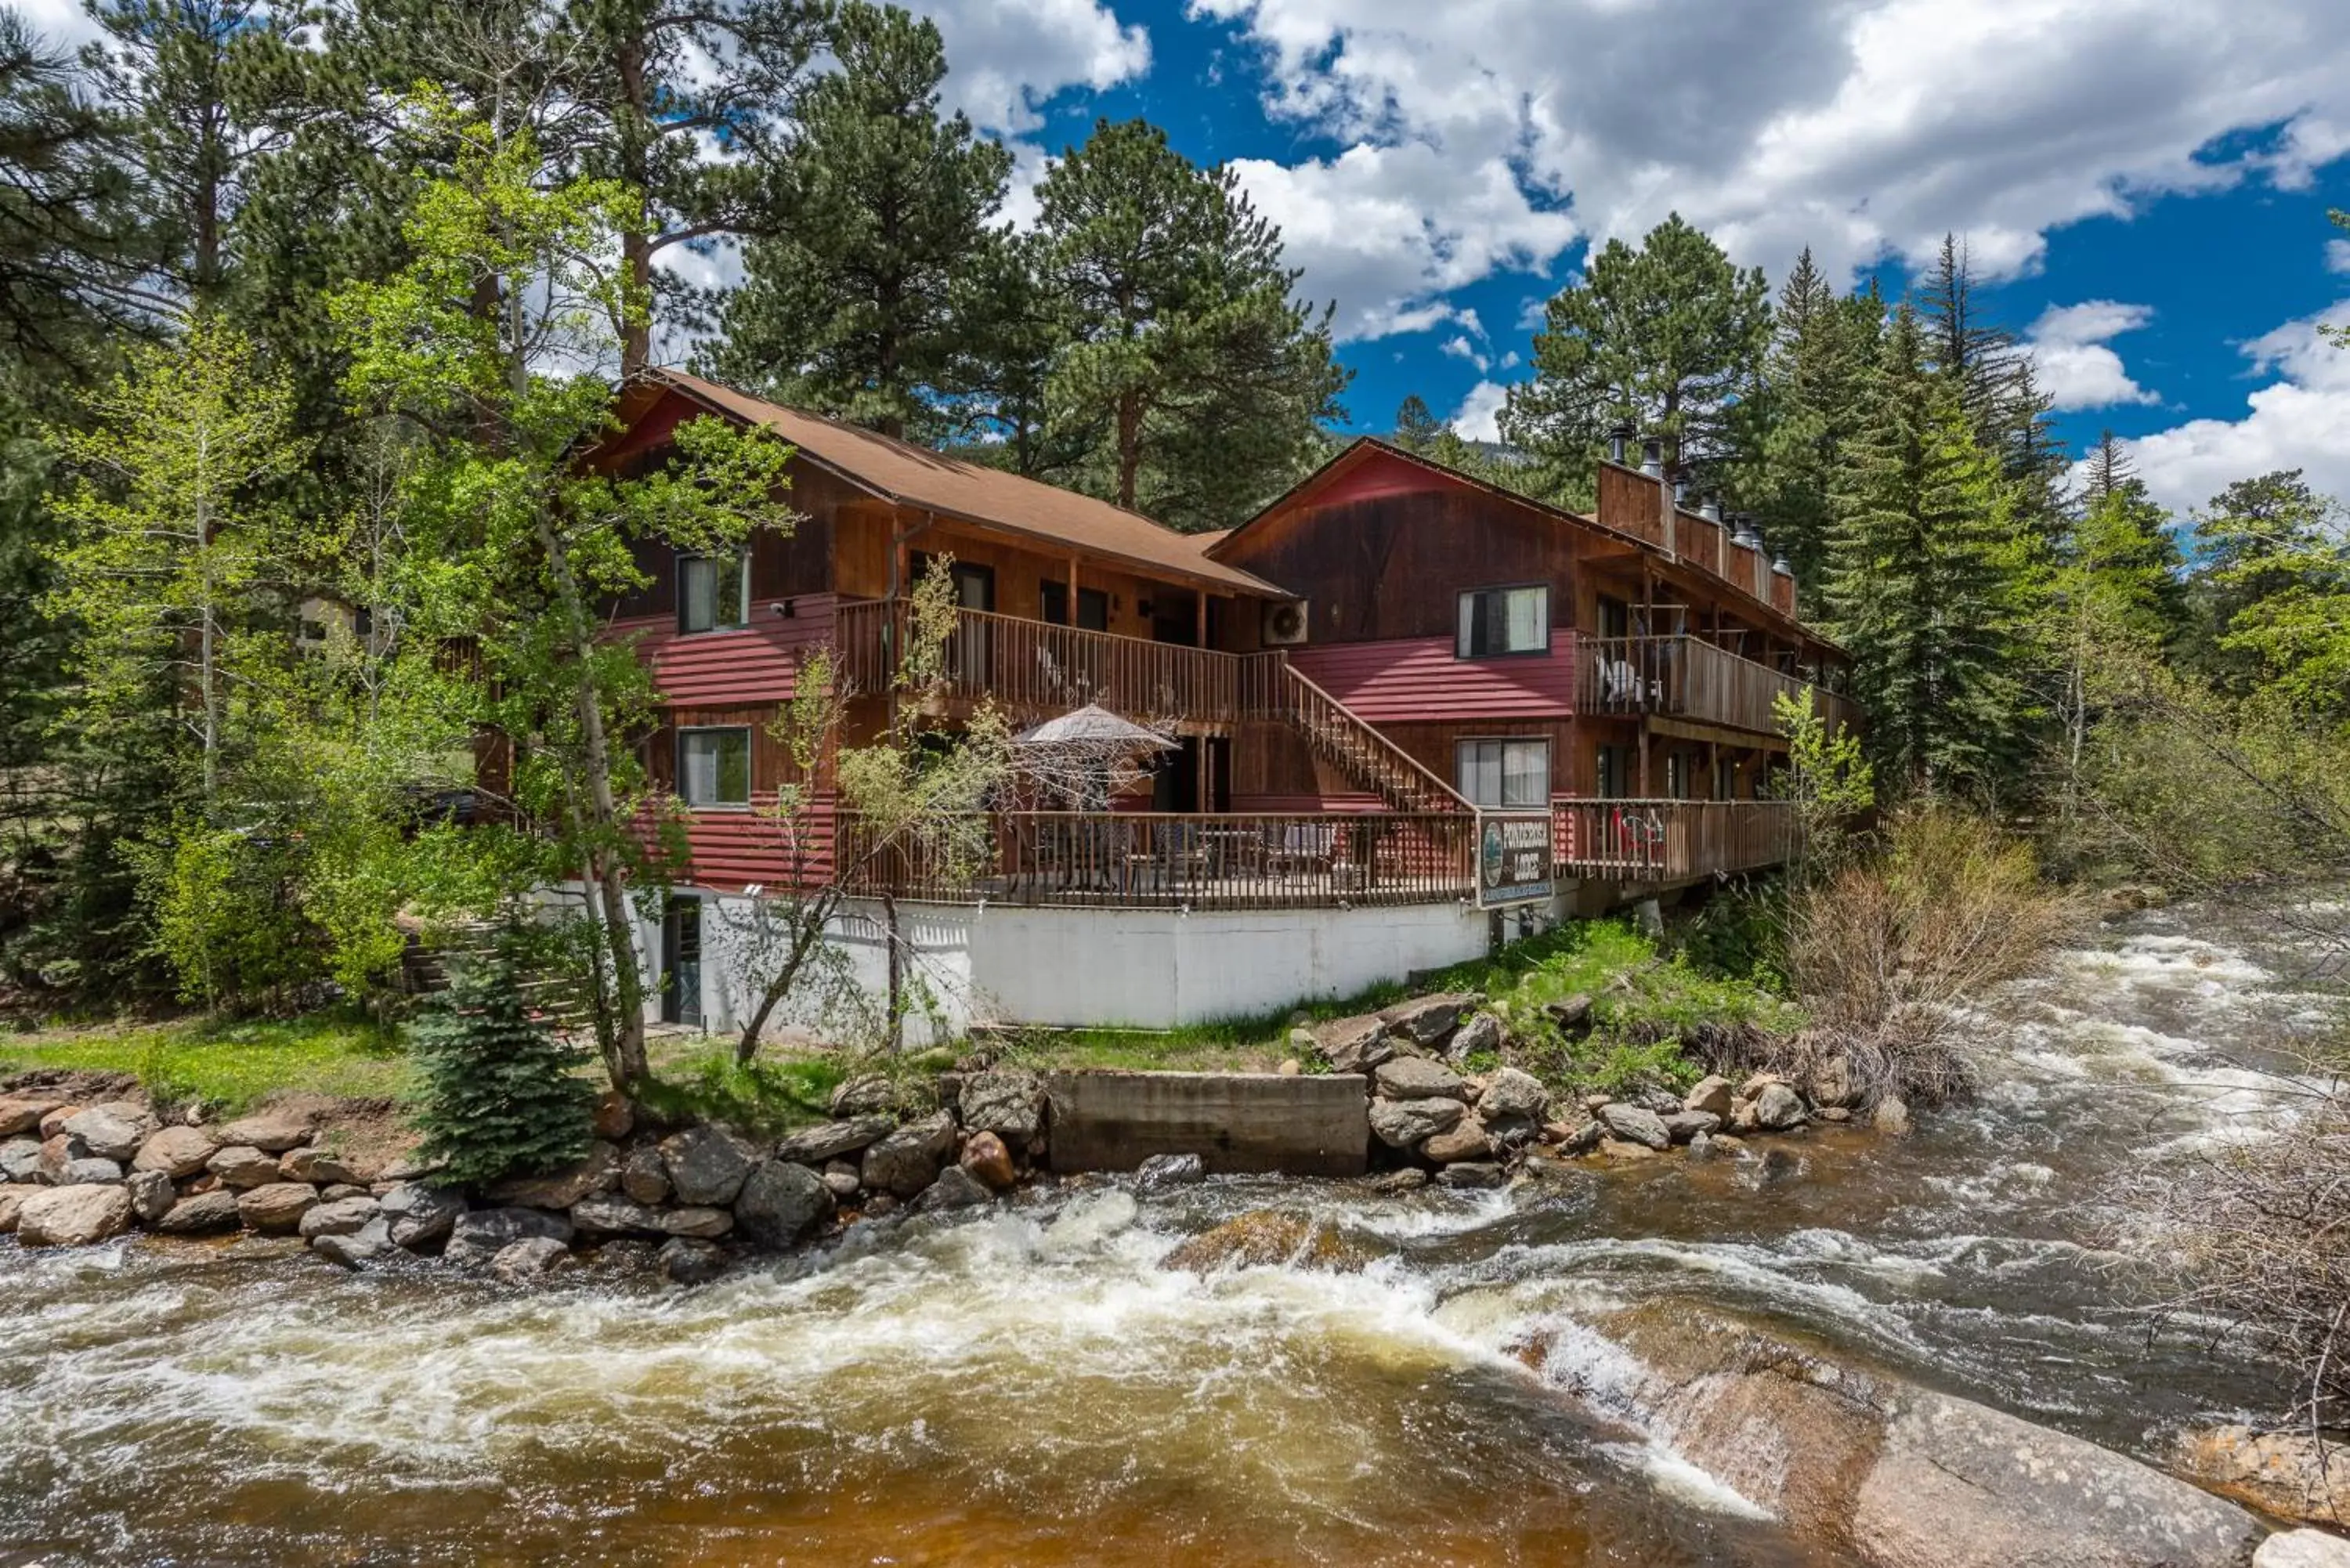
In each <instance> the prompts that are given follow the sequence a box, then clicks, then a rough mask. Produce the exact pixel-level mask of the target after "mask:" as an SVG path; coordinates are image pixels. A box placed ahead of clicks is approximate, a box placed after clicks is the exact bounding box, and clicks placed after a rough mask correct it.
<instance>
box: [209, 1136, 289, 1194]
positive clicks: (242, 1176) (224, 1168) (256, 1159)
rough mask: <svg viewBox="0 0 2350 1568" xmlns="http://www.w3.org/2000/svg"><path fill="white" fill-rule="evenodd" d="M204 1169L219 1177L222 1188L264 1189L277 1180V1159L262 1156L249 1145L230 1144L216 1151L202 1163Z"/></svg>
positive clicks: (265, 1155) (273, 1156)
mask: <svg viewBox="0 0 2350 1568" xmlns="http://www.w3.org/2000/svg"><path fill="white" fill-rule="evenodd" d="M204 1168H205V1169H206V1170H209V1171H211V1172H212V1173H213V1175H214V1176H217V1177H219V1178H220V1179H221V1185H222V1186H224V1187H237V1188H248V1187H266V1186H268V1185H269V1184H270V1183H271V1182H273V1181H276V1180H277V1179H279V1175H278V1169H277V1157H276V1156H275V1155H269V1154H264V1153H263V1152H262V1151H261V1150H260V1149H258V1148H255V1147H254V1146H253V1145H251V1144H249V1143H247V1144H231V1145H229V1146H228V1147H225V1148H223V1149H220V1150H218V1151H216V1152H215V1153H214V1154H213V1157H212V1158H210V1159H208V1160H206V1161H204Z"/></svg>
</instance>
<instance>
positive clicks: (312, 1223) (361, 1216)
mask: <svg viewBox="0 0 2350 1568" xmlns="http://www.w3.org/2000/svg"><path fill="white" fill-rule="evenodd" d="M381 1212H382V1205H380V1204H379V1203H378V1202H377V1201H376V1200H375V1199H372V1198H338V1199H335V1200H334V1201H333V1202H331V1203H321V1204H319V1205H318V1206H317V1208H315V1209H313V1210H310V1211H309V1212H308V1213H307V1214H305V1215H303V1216H302V1222H301V1224H300V1225H299V1226H297V1227H296V1229H297V1230H298V1231H300V1233H301V1235H302V1238H303V1239H304V1240H305V1241H317V1239H318V1238H319V1237H321V1236H349V1235H354V1234H356V1233H357V1232H359V1231H362V1230H364V1229H366V1227H367V1226H368V1225H369V1224H370V1223H371V1222H372V1221H374V1220H375V1219H376V1218H377V1217H378V1216H379V1215H380V1213H381ZM388 1230H389V1228H387V1231H388Z"/></svg>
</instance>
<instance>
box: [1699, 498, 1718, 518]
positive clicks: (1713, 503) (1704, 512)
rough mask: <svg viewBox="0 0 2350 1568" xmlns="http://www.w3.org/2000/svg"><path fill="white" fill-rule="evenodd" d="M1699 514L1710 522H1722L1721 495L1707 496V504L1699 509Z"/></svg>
mask: <svg viewBox="0 0 2350 1568" xmlns="http://www.w3.org/2000/svg"><path fill="white" fill-rule="evenodd" d="M1697 514H1698V515H1699V516H1700V517H1702V518H1704V519H1705V520H1706V521H1707V522H1709V523H1719V522H1721V496H1719V495H1709V496H1707V497H1706V498H1705V504H1704V505H1702V506H1700V507H1699V508H1698V509H1697Z"/></svg>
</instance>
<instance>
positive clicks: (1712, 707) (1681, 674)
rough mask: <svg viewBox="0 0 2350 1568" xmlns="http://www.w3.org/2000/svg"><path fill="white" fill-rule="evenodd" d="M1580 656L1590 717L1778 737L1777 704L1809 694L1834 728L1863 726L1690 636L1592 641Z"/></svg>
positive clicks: (1838, 701) (1839, 706)
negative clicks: (1687, 723)
mask: <svg viewBox="0 0 2350 1568" xmlns="http://www.w3.org/2000/svg"><path fill="white" fill-rule="evenodd" d="M1576 652H1577V670H1576V676H1575V682H1576V688H1577V697H1576V701H1577V703H1578V706H1579V709H1580V711H1583V712H1586V713H1624V714H1639V713H1661V714H1665V715H1668V716H1669V717H1672V718H1680V719H1693V720H1697V721H1699V722H1703V723H1710V724H1726V725H1729V726H1731V727H1732V728H1734V729H1740V730H1753V731H1756V732H1760V733H1763V734H1775V733H1777V732H1778V728H1779V725H1778V721H1777V720H1776V719H1775V718H1774V717H1773V712H1772V707H1771V700H1772V699H1773V697H1775V696H1778V695H1780V694H1781V693H1784V694H1785V695H1787V696H1790V697H1800V696H1802V695H1803V694H1804V693H1805V692H1806V691H1809V692H1813V693H1815V694H1816V695H1817V697H1818V698H1819V699H1820V701H1822V703H1823V705H1824V711H1825V713H1826V714H1827V717H1828V722H1829V725H1830V727H1831V728H1834V727H1835V725H1836V724H1837V723H1839V722H1843V723H1846V724H1850V723H1854V722H1856V721H1857V718H1858V714H1857V711H1856V709H1855V708H1854V706H1853V704H1852V703H1851V702H1850V701H1847V700H1846V699H1845V698H1842V697H1837V696H1834V695H1832V694H1830V693H1828V692H1825V691H1820V690H1819V689H1818V688H1817V687H1815V686H1811V685H1809V684H1807V683H1806V682H1804V681H1803V680H1798V679H1796V678H1795V677H1794V676H1792V675H1785V674H1782V673H1781V672H1780V671H1778V670H1773V669H1772V668H1771V667H1770V666H1769V665H1767V664H1758V663H1756V662H1755V661H1754V660H1753V659H1742V658H1741V657H1739V656H1738V655H1737V654H1734V653H1732V652H1731V651H1730V650H1729V649H1722V648H1716V647H1715V646H1714V645H1713V644H1712V643H1710V642H1707V641H1705V640H1704V639H1701V638H1699V637H1696V636H1693V635H1690V634H1689V633H1677V634H1674V635H1671V636H1666V637H1586V638H1584V639H1582V641H1581V644H1580V646H1579V647H1578V649H1577V650H1576Z"/></svg>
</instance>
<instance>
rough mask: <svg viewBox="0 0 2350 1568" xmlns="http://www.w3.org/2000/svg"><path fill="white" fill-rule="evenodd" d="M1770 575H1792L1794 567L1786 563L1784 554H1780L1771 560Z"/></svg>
mask: <svg viewBox="0 0 2350 1568" xmlns="http://www.w3.org/2000/svg"><path fill="white" fill-rule="evenodd" d="M1771 575H1772V576H1774V577H1792V576H1794V575H1795V569H1794V567H1793V566H1789V565H1787V557H1786V556H1778V557H1777V558H1775V559H1773V561H1772V563H1771Z"/></svg>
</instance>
